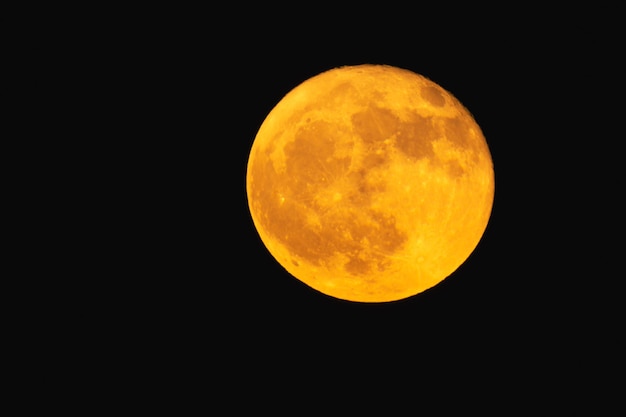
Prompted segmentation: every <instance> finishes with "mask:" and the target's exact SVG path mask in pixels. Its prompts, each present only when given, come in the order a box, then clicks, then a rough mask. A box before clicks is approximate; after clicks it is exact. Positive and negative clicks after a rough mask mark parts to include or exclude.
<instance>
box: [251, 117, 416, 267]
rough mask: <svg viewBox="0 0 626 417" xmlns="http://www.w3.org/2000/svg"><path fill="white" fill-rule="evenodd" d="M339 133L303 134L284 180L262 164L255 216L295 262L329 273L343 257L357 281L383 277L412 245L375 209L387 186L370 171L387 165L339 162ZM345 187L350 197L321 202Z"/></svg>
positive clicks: (318, 125) (315, 125) (318, 129)
mask: <svg viewBox="0 0 626 417" xmlns="http://www.w3.org/2000/svg"><path fill="white" fill-rule="evenodd" d="M336 129H337V128H336V126H333V125H330V124H328V123H325V122H320V121H314V122H311V123H310V124H308V125H306V126H305V127H303V128H302V129H301V130H300V131H299V132H297V135H296V138H295V140H294V141H293V142H291V143H289V144H288V145H286V146H285V148H284V153H285V163H286V172H285V173H278V172H276V170H275V168H274V166H273V164H272V163H271V161H269V158H257V160H256V165H255V169H254V171H253V173H252V178H253V180H252V181H251V193H252V201H253V202H254V204H255V213H259V216H258V217H260V218H259V221H260V222H261V223H262V225H263V229H264V230H266V231H267V232H268V233H270V234H272V235H273V236H274V237H275V238H276V239H277V240H278V241H280V242H281V243H282V244H283V245H284V246H285V247H286V248H287V249H288V250H289V251H290V252H291V253H292V254H293V255H296V256H297V257H299V259H306V260H307V261H308V262H310V263H311V264H314V265H324V264H326V263H328V262H330V260H331V259H333V258H334V257H335V256H336V255H337V254H342V255H343V256H345V257H346V258H347V262H346V263H345V265H344V268H345V270H346V272H348V273H349V274H352V275H361V274H366V273H368V272H371V271H376V270H383V269H385V268H386V267H387V266H388V265H389V261H388V260H387V259H386V255H385V254H387V253H395V252H396V251H397V250H398V249H399V248H400V247H401V246H402V245H403V244H404V243H405V242H406V240H407V236H406V234H405V233H404V232H402V231H401V230H399V229H398V228H397V227H396V224H395V218H394V217H393V215H391V214H386V213H381V212H377V211H376V210H374V209H372V208H370V203H371V198H372V196H373V195H375V194H376V193H379V192H382V191H384V184H383V183H382V182H380V183H378V182H376V181H373V180H372V179H370V178H369V177H368V175H367V173H368V169H370V168H371V167H375V166H380V165H381V164H383V163H384V162H385V157H383V156H381V157H378V156H370V157H367V158H366V160H365V161H363V162H364V164H366V165H364V166H362V167H361V168H359V169H358V170H355V171H349V165H350V159H351V158H349V157H346V158H337V157H336V156H334V152H335V138H334V135H333V133H335V134H336ZM336 181H343V183H344V184H347V185H348V188H343V189H338V190H339V191H341V193H342V194H343V197H342V198H341V199H340V200H339V201H336V202H333V203H328V202H320V201H319V199H317V198H316V197H317V195H318V194H319V192H320V190H323V189H325V188H326V187H332V186H334V185H336Z"/></svg>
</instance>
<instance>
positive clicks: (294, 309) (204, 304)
mask: <svg viewBox="0 0 626 417" xmlns="http://www.w3.org/2000/svg"><path fill="white" fill-rule="evenodd" d="M242 7H244V6H242ZM250 7H258V8H259V9H258V10H251V9H250ZM265 7H266V6H245V7H244V9H245V13H246V15H247V16H248V17H249V18H250V19H252V21H253V22H252V23H249V22H248V23H246V22H247V21H244V20H242V18H241V16H240V15H239V14H238V13H236V14H235V13H233V12H226V11H225V10H217V9H216V10H210V11H206V10H203V11H202V12H200V11H198V12H197V13H196V12H194V11H189V12H182V13H179V12H177V13H171V14H170V13H169V12H168V11H167V10H164V9H163V10H157V11H155V10H152V11H142V12H141V13H139V12H138V13H135V14H130V15H129V14H128V13H122V14H120V15H119V16H118V15H115V16H113V17H112V18H111V19H108V20H107V19H105V21H104V22H101V23H100V24H99V25H97V26H95V27H94V25H92V22H91V21H90V20H88V19H86V20H85V21H84V22H82V23H81V25H80V28H79V29H76V28H74V29H73V30H70V29H68V28H67V27H66V26H63V25H59V27H58V33H60V35H55V36H46V37H41V38H37V39H39V40H38V42H39V43H38V44H37V47H36V48H35V49H36V59H37V60H38V65H39V66H40V67H41V66H44V67H46V68H50V71H49V72H47V73H43V75H41V78H39V79H37V80H35V81H33V82H37V83H39V84H38V85H41V86H52V87H50V88H51V90H52V91H54V92H55V94H57V95H48V96H47V97H48V100H50V102H49V103H47V102H46V103H47V104H46V105H48V104H49V105H50V106H54V105H56V104H57V103H56V99H55V100H52V99H50V97H53V98H54V97H65V96H64V94H65V93H64V91H65V90H64V88H65V86H66V85H68V83H73V85H75V87H76V88H75V90H76V100H75V102H74V103H75V107H76V110H75V112H73V113H68V114H71V115H72V118H73V120H77V121H79V122H80V123H79V124H77V125H75V127H74V130H76V129H77V128H76V126H78V125H80V126H84V129H83V130H80V129H79V130H80V132H82V133H81V134H82V135H83V137H85V138H87V139H89V143H90V144H91V143H96V142H97V146H96V148H97V149H96V150H94V151H93V152H91V153H89V155H90V156H89V158H87V157H84V158H83V159H82V161H83V163H84V165H86V167H85V169H93V166H94V164H95V162H94V161H95V160H96V159H95V158H99V160H101V162H99V164H98V165H97V166H98V167H99V168H98V172H99V175H98V180H97V181H96V182H90V183H89V184H88V185H87V186H86V189H87V190H93V189H102V190H103V191H104V192H105V193H106V194H105V195H107V196H111V197H110V198H100V199H98V201H99V202H98V203H97V204H96V206H97V207H98V208H99V209H100V210H102V211H103V213H104V214H103V215H101V216H95V217H94V219H95V218H97V219H98V221H97V225H98V228H99V230H101V231H102V233H103V234H104V235H105V236H108V237H109V238H111V239H112V241H113V242H115V243H112V244H111V245H110V246H107V247H106V250H103V251H100V252H98V253H100V254H105V255H104V257H103V258H99V259H98V261H97V262H95V263H93V264H91V265H92V266H93V265H97V266H98V268H100V267H102V268H104V270H106V271H107V276H110V277H111V278H110V280H107V281H104V282H106V285H105V284H104V283H103V284H102V285H99V287H98V288H100V289H99V290H98V291H99V292H91V293H90V294H105V293H106V296H104V295H102V296H101V298H102V300H101V303H102V304H98V303H96V304H97V305H99V306H101V307H102V308H100V309H99V311H100V312H106V314H105V313H100V314H99V315H98V317H99V321H98V323H99V324H98V326H101V328H102V329H107V330H102V331H106V333H107V334H108V335H109V339H108V340H114V341H119V343H126V345H128V344H129V343H130V345H132V346H141V348H134V349H135V351H136V352H143V353H141V354H142V355H147V356H145V357H153V359H154V362H153V363H154V364H155V366H157V367H158V366H161V367H165V368H167V370H164V371H163V372H169V373H171V374H172V375H176V378H177V379H183V380H185V381H187V384H188V385H187V386H188V387H191V386H196V385H194V384H193V382H192V381H198V380H200V379H201V378H200V376H199V375H198V374H201V375H204V376H205V377H206V378H207V379H208V380H213V381H214V383H216V384H218V385H220V386H222V387H223V388H224V387H226V389H227V390H228V387H231V388H232V389H233V390H236V389H241V390H246V392H252V391H253V387H254V386H257V387H259V386H264V384H268V383H269V382H268V381H270V380H271V379H272V378H274V380H278V381H280V382H281V385H280V386H281V388H280V389H283V388H289V387H291V388H294V387H296V388H294V389H295V390H296V391H297V387H298V386H299V384H301V383H304V382H306V381H308V380H309V379H310V378H318V380H319V381H325V384H326V385H324V386H323V387H322V388H324V389H325V390H326V391H327V392H328V393H329V394H328V395H338V396H339V397H341V396H342V395H341V394H339V393H340V392H341V391H340V390H341V389H343V388H345V387H346V386H351V387H359V389H360V394H359V395H361V396H364V397H365V398H371V397H372V396H373V395H374V394H375V391H376V390H377V389H378V388H382V386H383V385H386V384H387V382H388V381H396V380H398V378H400V377H402V378H405V379H406V378H409V380H410V381H412V384H409V385H408V386H404V388H403V390H402V389H401V387H400V386H401V385H403V384H397V385H396V386H397V387H398V389H399V391H397V395H398V396H399V397H402V398H411V399H413V401H415V400H414V399H415V398H418V397H416V396H418V394H416V392H419V391H418V389H417V388H416V385H417V384H418V383H419V382H426V383H427V384H428V385H429V386H431V387H432V388H434V389H435V391H439V390H445V389H447V387H450V386H451V385H454V384H459V385H460V386H471V384H474V383H476V382H477V381H478V379H477V377H479V379H481V380H483V381H489V382H488V383H487V386H488V388H485V389H486V390H488V391H489V392H493V390H495V391H497V392H498V394H499V395H505V396H507V397H508V398H509V399H510V400H511V401H516V400H519V399H520V398H521V397H520V396H518V394H515V393H514V392H513V391H510V390H508V389H507V388H506V387H507V386H509V385H510V383H511V382H513V381H516V380H517V378H518V376H519V377H520V378H522V377H529V376H530V377H532V381H533V383H535V382H537V381H548V380H552V381H556V380H558V381H561V380H570V379H574V380H576V379H577V378H578V375H580V373H581V372H583V371H585V372H586V371H590V370H591V371H594V370H596V369H600V368H602V367H601V366H600V365H597V362H596V361H595V359H593V358H596V357H597V355H595V354H594V355H592V356H593V358H590V357H589V356H588V354H587V353H585V352H584V351H583V350H582V349H578V347H579V346H580V344H581V343H582V342H583V341H585V340H595V341H596V345H598V346H599V347H600V348H599V349H598V351H604V352H614V351H617V349H618V347H619V346H622V347H623V338H622V337H621V336H616V334H618V333H619V332H613V331H610V329H611V328H614V327H612V325H613V323H614V318H615V317H616V316H618V314H617V311H618V306H619V304H618V303H616V302H615V299H614V296H610V295H611V294H612V293H613V294H614V291H609V288H610V284H611V283H612V282H614V281H615V280H616V279H617V277H618V276H620V277H621V276H623V272H622V273H620V272H613V270H612V269H611V268H610V267H609V261H610V260H612V259H618V258H619V256H621V255H619V254H618V246H613V247H609V248H608V249H607V250H604V249H602V250H601V249H599V248H600V246H602V242H603V241H605V239H604V238H603V237H601V231H609V232H611V231H612V230H611V229H612V226H613V223H611V222H609V223H608V224H604V225H602V222H603V221H604V219H605V218H606V217H607V216H609V215H610V214H611V210H612V207H615V206H614V205H613V204H612V203H609V202H606V195H607V192H606V191H605V190H606V189H608V190H612V192H611V191H609V192H608V194H615V190H619V182H618V180H617V178H619V177H618V176H617V175H614V172H613V170H615V169H616V167H618V166H619V164H611V163H608V159H610V156H612V155H614V154H615V150H614V149H613V145H614V143H613V142H612V139H610V138H611V137H615V135H614V134H613V133H612V132H610V131H609V130H608V129H606V125H607V124H606V123H603V122H602V121H605V120H611V119H613V120H618V119H619V117H618V116H619V115H618V114H616V110H615V109H616V107H614V106H613V107H611V106H608V105H606V104H604V103H605V101H604V98H605V96H606V95H607V92H608V91H610V92H612V93H613V92H615V91H616V89H615V87H616V84H615V83H614V82H612V81H608V79H610V78H611V76H613V75H614V72H616V69H615V68H616V64H617V60H616V58H615V56H617V55H619V54H618V53H617V52H616V50H613V49H611V45H610V43H609V40H610V39H614V38H615V36H614V34H613V33H612V32H611V31H612V30H613V29H611V28H613V27H614V26H611V25H599V22H600V21H602V19H601V17H603V16H605V13H604V12H602V13H600V14H599V16H598V17H596V18H593V17H591V16H588V15H587V14H586V13H585V12H584V11H583V10H574V11H572V10H569V11H568V12H567V13H571V14H567V13H565V15H564V14H558V13H555V14H553V15H548V14H546V13H545V12H542V13H534V12H530V11H526V12H525V13H524V14H521V15H520V13H522V12H521V11H519V10H518V11H516V12H515V16H516V18H515V19H513V16H509V15H508V13H504V12H502V13H500V14H498V13H499V12H498V11H494V12H493V13H492V12H489V13H485V14H480V16H479V17H477V18H470V17H469V14H468V12H469V10H455V11H454V13H452V11H446V12H445V13H443V12H440V13H435V14H421V13H418V14H416V13H413V12H410V11H409V10H408V9H407V10H402V9H392V8H387V7H385V5H382V6H381V7H380V8H379V9H380V10H373V9H372V10H367V11H363V13H348V14H342V13H339V12H338V11H337V10H333V11H325V12H323V13H320V12H321V10H317V9H316V10H308V11H307V7H309V8H310V7H312V6H310V5H309V6H306V7H304V8H303V10H302V11H296V10H283V12H284V13H283V14H280V16H281V17H278V16H279V14H276V15H275V16H274V15H273V14H272V12H270V11H268V10H267V9H265ZM294 7H295V6H294ZM298 7H299V6H298ZM407 7H408V6H407ZM568 7H570V6H568ZM411 10H412V9H411ZM448 13H452V15H453V16H451V15H448ZM267 14H271V15H272V16H274V17H273V18H268V17H261V16H265V15H267ZM609 14H610V13H609ZM129 16H130V17H129ZM235 16H236V17H235ZM488 16H489V17H488ZM494 16H495V17H494ZM305 17H308V18H307V19H305ZM590 19H591V20H590ZM594 19H595V20H594ZM592 23H597V24H598V25H599V26H601V27H602V28H605V29H604V30H600V31H598V30H596V29H595V28H592V26H591V24H592ZM555 25H557V26H555ZM598 25H596V26H598ZM555 27H556V28H558V29H555ZM24 33H25V32H24ZM54 33H57V32H54ZM87 33H89V34H90V36H87V35H86V34H87ZM607 48H608V50H609V52H608V53H606V52H605V51H606V50H607ZM610 51H613V52H610ZM616 54H617V55H616ZM69 63H71V65H70V64H69ZM354 64H387V65H393V66H397V67H401V68H405V69H408V70H411V71H413V72H416V73H418V74H421V75H423V76H426V77H428V78H430V79H431V80H433V81H434V82H436V83H437V84H439V85H440V86H442V87H443V88H445V89H446V90H448V91H449V92H451V93H452V94H453V95H454V96H455V97H456V98H457V99H459V100H460V102H461V103H462V104H463V105H464V106H465V107H467V108H468V109H469V110H470V112H471V113H472V115H473V116H474V118H475V119H476V121H477V122H478V124H479V125H480V127H481V129H482V130H483V133H484V136H485V138H486V140H487V143H488V145H489V148H490V151H491V154H492V159H493V163H494V169H495V200H494V205H493V211H492V215H491V219H490V222H489V224H488V226H487V229H486V231H485V233H484V235H483V238H482V240H481V242H480V243H479V245H478V247H477V248H476V250H475V251H474V253H473V254H472V255H471V256H470V258H469V259H468V260H467V261H466V262H465V263H464V264H463V265H462V266H461V267H460V268H459V269H458V270H457V271H456V272H455V273H453V274H452V275H451V276H449V277H448V278H447V279H446V280H444V281H443V282H441V283H440V284H438V285H437V286H435V287H433V288H431V289H430V290H427V291H425V292H423V293H421V294H419V295H416V296H414V297H411V298H409V299H405V300H401V301H397V302H391V303H383V304H361V303H352V302H347V301H342V300H337V299H334V298H332V297H329V296H326V295H324V294H321V293H318V292H316V291H314V290H312V289H310V288H309V287H307V286H306V285H304V284H303V283H301V282H300V281H298V280H297V279H295V278H293V277H291V276H290V275H289V274H288V273H287V272H286V271H285V270H284V269H283V268H282V267H281V266H280V265H279V264H278V263H277V262H276V261H275V260H274V259H273V258H272V256H271V255H270V254H269V252H268V251H267V250H266V249H265V247H264V245H263V243H262V242H261V240H260V238H259V237H258V235H257V233H256V230H255V228H254V225H253V223H252V219H251V217H250V214H249V211H248V206H247V201H246V189H245V173H246V163H247V157H248V153H249V151H250V147H251V146H252V142H253V140H254V136H255V134H256V132H257V130H258V128H259V127H260V126H261V123H262V122H263V120H264V118H265V116H266V115H267V114H268V113H269V112H270V110H271V109H272V108H273V106H274V105H276V104H277V103H278V102H279V101H280V99H281V98H282V97H283V96H284V95H285V94H286V93H288V92H289V91H290V90H291V89H292V88H294V87H296V86H297V85H298V84H300V83H301V82H303V81H305V80H306V79H308V78H310V77H312V76H314V75H317V74H319V73H320V72H322V71H325V70H328V69H331V68H334V67H338V66H343V65H354ZM64 82H67V83H65V84H64ZM94 97H95V98H97V100H93V98H94ZM91 102H95V103H96V104H95V105H94V106H90V105H88V103H91ZM44 104H45V103H44ZM42 106H43V105H42ZM603 128H604V130H603ZM621 135H622V136H623V131H622V133H621ZM84 146H86V145H84ZM604 162H606V163H604ZM593 174H599V175H598V176H594V175H593ZM83 175H84V171H82V170H81V171H80V172H79V173H78V176H83ZM622 176H623V175H622ZM622 186H623V184H622ZM100 187H101V188H100ZM613 210H614V209H613ZM602 233H604V232H602ZM98 236H99V235H98ZM106 241H107V242H108V240H106ZM100 256H103V255H100ZM98 270H100V269H98ZM85 278H87V277H85ZM94 297H95V295H94ZM83 300H85V301H84V303H85V304H86V305H88V304H91V305H96V304H94V303H95V300H92V299H91V298H83ZM622 324H623V323H622ZM91 326H92V327H91V328H94V327H93V326H95V325H94V324H93V323H92V325H91ZM622 327H623V326H622ZM95 328H100V327H95ZM616 330H617V329H616ZM572 347H576V349H577V350H576V355H574V356H575V357H576V358H577V359H575V360H574V359H571V356H570V355H569V354H566V353H567V352H570V353H571V349H573V348H572ZM594 352H595V351H594ZM146 363H147V362H146ZM151 363H152V362H151ZM176 364H180V367H181V369H183V368H184V369H186V371H176V369H178V368H177V366H178V365H176ZM224 364H226V365H224ZM220 366H222V367H226V368H228V369H229V371H228V372H225V371H224V368H220V369H221V370H219V371H217V369H218V368H219V367H220ZM146 367H147V368H148V366H146ZM194 369H196V370H197V373H194V372H192V370H194ZM153 372H155V371H154V370H153ZM155 375H156V373H155ZM421 376H425V378H426V380H425V381H424V380H421V379H420V378H421ZM500 382H501V383H500ZM544 385H545V387H546V390H545V391H542V393H539V394H537V395H540V396H541V395H543V396H549V395H548V394H547V392H548V387H549V386H550V383H549V382H546V383H545V384H544ZM207 389H208V388H207ZM248 390H249V391H248ZM369 390H371V391H369ZM460 390H461V389H460ZM244 396H245V395H244ZM304 397H306V395H305V396H304ZM298 414H299V413H298ZM504 414H509V413H504Z"/></svg>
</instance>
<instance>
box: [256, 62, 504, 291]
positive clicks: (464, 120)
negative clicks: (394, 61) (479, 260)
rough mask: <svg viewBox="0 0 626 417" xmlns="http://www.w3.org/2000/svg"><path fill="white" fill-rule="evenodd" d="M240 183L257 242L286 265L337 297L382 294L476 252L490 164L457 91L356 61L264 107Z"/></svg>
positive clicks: (413, 287) (489, 198) (489, 193)
mask: <svg viewBox="0 0 626 417" xmlns="http://www.w3.org/2000/svg"><path fill="white" fill-rule="evenodd" d="M246 191H247V198H248V206H249V209H250V213H251V216H252V220H253V223H254V226H255V227H256V230H257V232H258V234H259V236H260V238H261V240H262V242H263V243H264V245H265V246H266V247H267V249H268V251H269V252H270V253H271V255H272V256H273V257H274V258H275V259H276V260H277V261H278V263H280V265H282V267H283V268H284V269H286V270H287V271H288V272H289V273H290V274H291V275H293V276H294V277H295V278H297V279H299V280H301V281H302V282H304V283H305V284H307V285H308V286H310V287H312V288H314V289H315V290H317V291H320V292H322V293H324V294H327V295H330V296H332V297H336V298H340V299H344V300H350V301H357V302H387V301H394V300H399V299H403V298H407V297H410V296H413V295H416V294H418V293H420V292H423V291H424V290H426V289H428V288H431V287H433V286H434V285H436V284H437V283H439V282H441V281H442V280H443V279H445V278H446V277H448V276H449V275H450V274H451V273H453V272H454V271H455V270H456V269H458V268H459V266H460V265H462V264H463V262H465V260H466V259H467V258H468V257H469V256H470V255H471V253H472V252H473V251H474V249H475V248H476V246H477V244H478V242H479V241H480V239H481V238H482V235H483V233H484V231H485V229H486V227H487V224H488V221H489V217H490V215H491V209H492V204H493V199H494V171H493V164H492V159H491V154H490V152H489V148H488V146H487V142H486V140H485V138H484V136H483V133H482V131H481V129H480V127H479V126H478V124H477V123H476V121H475V120H474V118H473V117H472V115H471V114H470V112H469V111H468V110H467V109H466V108H465V107H464V106H463V105H462V104H461V103H460V102H459V101H458V100H457V99H456V98H455V97H454V96H452V94H450V93H449V92H447V91H446V90H444V89H443V88H441V87H440V86H439V85H437V84H435V83H434V82H432V81H431V80H429V79H427V78H425V77H423V76H421V75H419V74H416V73H414V72H411V71H408V70H405V69H401V68H396V67H391V66H387V65H356V66H345V67H338V68H334V69H331V70H328V71H326V72H323V73H321V74H319V75H316V76H314V77H312V78H310V79H308V80H306V81H304V82H303V83H302V84H300V85H298V86H297V87H295V88H294V89H293V90H291V91H290V92H289V93H288V94H287V95H286V96H285V97H284V98H283V99H282V100H281V101H280V102H279V103H278V104H277V105H276V106H275V107H274V108H273V109H272V110H271V112H270V113H269V114H268V115H267V117H266V119H265V120H264V121H263V123H262V125H261V126H260V128H259V130H258V132H257V135H256V137H255V139H254V142H253V144H252V148H251V150H250V155H249V159H248V166H247V177H246Z"/></svg>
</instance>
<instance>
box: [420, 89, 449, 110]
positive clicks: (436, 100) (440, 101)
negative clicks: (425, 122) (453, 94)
mask: <svg viewBox="0 0 626 417" xmlns="http://www.w3.org/2000/svg"><path fill="white" fill-rule="evenodd" d="M421 96H422V98H423V99H424V100H426V101H428V102H429V103H430V104H432V105H433V106H436V107H443V106H444V105H445V104H446V99H445V98H444V96H443V94H442V93H441V91H440V90H439V89H438V88H437V87H434V86H428V87H423V88H422V91H421Z"/></svg>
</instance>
